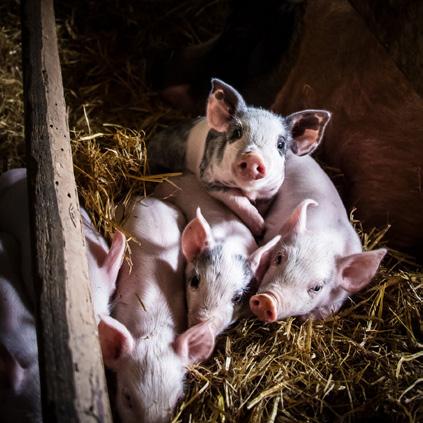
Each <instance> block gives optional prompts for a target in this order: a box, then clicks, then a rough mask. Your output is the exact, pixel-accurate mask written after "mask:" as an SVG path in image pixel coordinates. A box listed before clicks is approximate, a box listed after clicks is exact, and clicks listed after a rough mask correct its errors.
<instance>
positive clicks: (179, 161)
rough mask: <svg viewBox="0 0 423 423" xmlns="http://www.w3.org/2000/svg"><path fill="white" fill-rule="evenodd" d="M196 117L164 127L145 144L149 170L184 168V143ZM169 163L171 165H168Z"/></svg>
mask: <svg viewBox="0 0 423 423" xmlns="http://www.w3.org/2000/svg"><path fill="white" fill-rule="evenodd" d="M197 122H198V120H197V119H193V120H189V121H187V122H185V123H182V124H180V125H177V126H174V127H170V128H166V129H164V130H162V131H160V132H159V133H157V134H156V135H155V137H154V138H153V139H152V140H150V142H149V143H148V145H147V152H148V163H149V166H150V171H158V170H172V171H183V170H184V169H185V152H186V143H187V140H188V136H189V133H190V131H191V129H192V127H193V126H194V125H196V124H197ZM170 164H171V167H169V166H170Z"/></svg>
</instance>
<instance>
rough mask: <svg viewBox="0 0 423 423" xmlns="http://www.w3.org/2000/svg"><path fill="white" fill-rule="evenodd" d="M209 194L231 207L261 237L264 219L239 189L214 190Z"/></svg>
mask: <svg viewBox="0 0 423 423" xmlns="http://www.w3.org/2000/svg"><path fill="white" fill-rule="evenodd" d="M209 194H210V195H211V196H212V197H214V198H216V199H217V200H219V201H221V202H222V203H223V204H225V205H226V206H227V207H229V208H230V209H231V210H232V211H233V212H234V213H235V214H236V215H238V217H239V218H240V219H241V220H242V221H243V222H244V223H245V224H246V225H247V226H248V228H249V229H250V231H251V233H252V234H253V235H254V236H256V237H259V236H261V235H262V233H263V230H264V220H263V217H262V216H261V215H260V213H259V212H258V210H257V209H256V207H255V206H254V205H253V204H251V202H250V200H249V199H248V198H247V197H246V196H245V195H244V194H243V193H242V192H241V191H240V190H237V189H228V190H224V191H223V190H212V191H209Z"/></svg>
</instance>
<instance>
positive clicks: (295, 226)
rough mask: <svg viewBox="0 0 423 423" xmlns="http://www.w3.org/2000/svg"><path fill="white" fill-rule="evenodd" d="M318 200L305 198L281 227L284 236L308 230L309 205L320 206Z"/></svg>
mask: <svg viewBox="0 0 423 423" xmlns="http://www.w3.org/2000/svg"><path fill="white" fill-rule="evenodd" d="M318 205H319V203H318V202H317V201H314V200H312V199H311V198H307V199H306V200H303V201H302V202H301V203H300V204H299V205H298V206H297V207H296V208H295V209H294V211H293V212H292V213H291V216H289V218H288V220H287V221H286V222H285V223H284V224H283V226H282V229H281V234H282V236H288V235H295V234H301V233H303V232H304V231H305V230H306V222H307V208H308V206H318Z"/></svg>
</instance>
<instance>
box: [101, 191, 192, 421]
mask: <svg viewBox="0 0 423 423" xmlns="http://www.w3.org/2000/svg"><path fill="white" fill-rule="evenodd" d="M184 223H185V220H184V218H183V215H182V213H181V212H180V211H179V210H177V209H176V207H174V206H172V205H169V204H166V203H165V202H162V201H160V200H157V199H154V198H149V199H145V200H141V199H136V200H135V201H134V203H133V208H132V211H131V213H130V216H129V219H128V221H127V222H126V224H125V229H126V230H127V231H128V232H129V233H131V235H132V236H133V237H134V241H133V242H130V248H131V251H132V254H131V260H132V263H133V267H132V270H131V271H130V268H129V265H128V264H127V263H125V264H124V266H123V267H122V270H121V272H120V275H119V280H118V289H117V293H116V298H115V302H114V306H113V312H112V315H113V318H112V317H108V318H107V317H105V318H103V319H102V321H101V322H100V325H99V334H100V341H101V345H102V350H103V357H104V359H105V363H106V365H107V366H109V367H110V368H112V369H113V370H114V371H115V372H116V378H117V394H116V405H117V409H118V412H119V414H120V417H121V419H122V421H123V422H138V421H141V422H151V423H153V422H154V423H156V422H166V421H169V419H170V417H171V415H172V412H173V409H174V407H175V405H176V403H177V401H178V400H179V399H180V397H181V396H182V394H183V388H184V382H183V381H184V376H185V372H186V370H185V365H186V364H188V362H189V357H188V356H183V355H179V354H177V353H176V352H175V350H174V347H173V342H174V340H175V337H176V335H178V334H180V333H182V332H183V331H184V329H185V327H186V306H185V292H184V281H183V273H184V261H183V256H182V253H181V247H180V237H181V231H182V228H183V225H184ZM136 242H139V244H137V243H136Z"/></svg>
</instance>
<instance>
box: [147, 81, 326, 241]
mask: <svg viewBox="0 0 423 423" xmlns="http://www.w3.org/2000/svg"><path fill="white" fill-rule="evenodd" d="M329 118H330V114H329V113H328V112H326V111H324V110H306V111H302V112H297V113H294V114H292V115H290V116H288V117H286V118H282V117H281V116H278V115H276V114H273V113H271V112H269V111H266V110H263V109H257V108H254V107H248V106H247V105H246V104H245V102H244V99H243V98H242V96H241V95H240V94H239V93H238V92H237V91H236V90H235V89H234V88H233V87H231V86H229V85H227V84H225V83H224V82H222V81H220V80H218V79H213V80H212V91H211V93H210V95H209V99H208V103H207V113H206V116H205V117H202V118H199V119H196V120H194V121H192V122H189V123H187V124H186V125H183V126H181V127H180V128H178V129H176V130H174V129H171V130H166V131H163V132H161V133H159V134H158V135H157V136H156V138H155V139H153V140H152V142H150V144H149V158H150V161H151V163H152V164H156V165H161V166H164V167H166V168H171V169H173V170H184V169H187V170H189V171H191V172H192V173H194V174H195V175H196V176H197V178H198V179H199V180H200V181H201V183H202V184H203V185H204V186H205V187H206V188H207V190H208V192H209V193H210V194H211V195H212V196H213V197H215V198H217V199H219V200H220V201H222V202H223V203H224V204H226V205H227V206H228V207H229V208H230V209H231V210H232V211H234V212H235V213H236V214H237V215H238V216H239V217H240V218H241V220H242V221H243V222H245V224H246V225H247V226H248V227H249V228H250V230H251V231H252V232H253V234H254V235H259V234H261V233H262V230H263V218H262V216H261V215H260V212H263V211H265V210H266V207H267V206H268V204H269V202H270V200H271V199H272V198H273V196H274V195H275V194H276V192H277V191H278V189H279V187H280V185H281V184H282V182H283V179H284V165H285V155H286V153H287V151H289V150H292V151H294V152H295V153H296V154H298V155H304V154H309V153H310V152H311V151H313V150H314V149H315V148H316V147H317V145H318V144H319V142H320V140H321V137H322V135H323V132H324V129H325V126H326V124H327V122H328V120H329ZM252 203H254V205H253V204H252ZM256 206H257V207H258V208H256Z"/></svg>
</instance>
